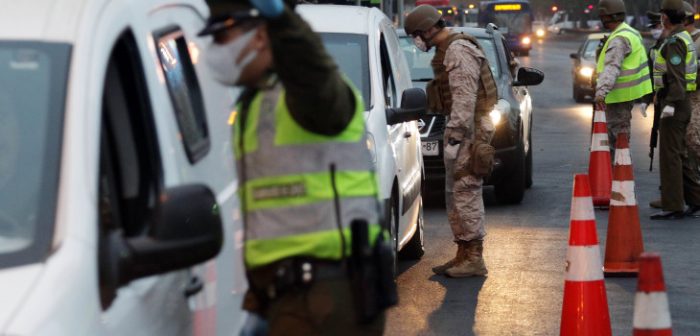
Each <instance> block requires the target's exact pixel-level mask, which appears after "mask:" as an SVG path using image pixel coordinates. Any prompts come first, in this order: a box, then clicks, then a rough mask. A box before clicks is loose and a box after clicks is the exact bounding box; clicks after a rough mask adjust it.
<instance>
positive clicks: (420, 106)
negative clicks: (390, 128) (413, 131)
mask: <svg viewBox="0 0 700 336" xmlns="http://www.w3.org/2000/svg"><path fill="white" fill-rule="evenodd" d="M427 107H428V98H427V96H426V95H425V91H423V89H419V88H410V89H406V90H405V91H404V92H403V94H402V95H401V107H400V108H388V109H387V110H386V121H387V123H388V124H389V125H395V124H398V123H402V122H406V121H413V120H418V119H420V117H421V116H422V115H423V114H425V110H426V108H427Z"/></svg>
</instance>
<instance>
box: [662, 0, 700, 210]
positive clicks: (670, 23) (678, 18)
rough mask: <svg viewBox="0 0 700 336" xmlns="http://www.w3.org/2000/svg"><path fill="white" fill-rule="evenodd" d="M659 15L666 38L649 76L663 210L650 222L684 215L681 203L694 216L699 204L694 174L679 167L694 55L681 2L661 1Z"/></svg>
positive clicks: (699, 188) (699, 186) (694, 73)
mask: <svg viewBox="0 0 700 336" xmlns="http://www.w3.org/2000/svg"><path fill="white" fill-rule="evenodd" d="M661 13H662V17H663V23H664V28H665V29H666V30H667V31H668V36H667V37H666V39H665V41H664V43H663V44H662V46H661V48H660V49H659V50H658V51H657V53H656V57H655V60H654V74H653V77H654V89H655V90H656V91H657V97H656V98H657V101H658V102H659V104H660V106H662V111H661V121H660V130H659V132H660V141H659V152H660V153H659V164H660V174H661V203H662V208H663V211H661V212H658V213H656V214H653V215H652V216H651V219H679V218H683V217H684V216H685V203H688V205H690V209H689V210H688V213H689V214H694V213H696V212H697V210H698V205H700V183H699V182H700V179H699V177H698V172H697V170H694V171H692V170H688V169H685V170H686V171H684V165H683V160H684V159H685V156H686V155H687V154H686V146H685V133H686V128H687V126H688V122H689V121H690V115H691V106H690V100H689V93H690V92H693V91H695V90H696V88H697V82H696V80H697V70H698V69H697V53H696V51H695V46H694V45H693V41H692V39H691V37H690V34H688V32H686V31H685V30H684V27H683V20H684V19H685V16H686V15H685V12H684V10H683V1H681V0H664V1H662V3H661ZM685 167H686V168H687V167H688V165H685Z"/></svg>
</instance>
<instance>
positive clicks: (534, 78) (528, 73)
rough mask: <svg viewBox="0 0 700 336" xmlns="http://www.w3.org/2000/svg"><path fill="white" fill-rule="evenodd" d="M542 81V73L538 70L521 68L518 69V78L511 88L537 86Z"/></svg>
mask: <svg viewBox="0 0 700 336" xmlns="http://www.w3.org/2000/svg"><path fill="white" fill-rule="evenodd" d="M543 80H544V73H543V72H542V71H540V70H537V69H533V68H528V67H522V68H520V69H518V77H517V80H516V81H515V82H513V86H533V85H539V84H540V83H542V81H543Z"/></svg>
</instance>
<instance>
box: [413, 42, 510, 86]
mask: <svg viewBox="0 0 700 336" xmlns="http://www.w3.org/2000/svg"><path fill="white" fill-rule="evenodd" d="M477 40H478V41H479V44H480V45H481V47H482V48H483V50H484V54H485V55H486V59H487V60H488V61H489V66H490V67H491V72H492V73H493V76H494V77H498V76H500V75H501V65H500V63H499V62H498V56H497V55H498V52H497V50H496V45H495V44H494V42H493V39H491V38H478V39H477ZM399 41H400V42H401V49H402V50H403V52H404V55H405V56H406V60H407V61H408V67H409V70H410V71H411V80H412V81H414V82H426V81H429V80H431V79H433V68H432V66H431V65H430V61H431V60H432V59H433V56H434V55H435V48H431V49H430V50H429V51H428V52H422V51H420V50H418V48H416V46H415V45H414V44H413V41H412V40H411V37H410V36H402V37H401V38H400V39H399Z"/></svg>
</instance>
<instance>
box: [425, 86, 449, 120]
mask: <svg viewBox="0 0 700 336" xmlns="http://www.w3.org/2000/svg"><path fill="white" fill-rule="evenodd" d="M425 93H426V94H427V95H428V111H430V112H432V113H438V114H443V115H444V114H445V108H444V105H443V103H442V95H440V85H439V83H438V82H437V81H436V80H434V79H433V80H431V81H429V82H428V84H427V85H426V86H425Z"/></svg>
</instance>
